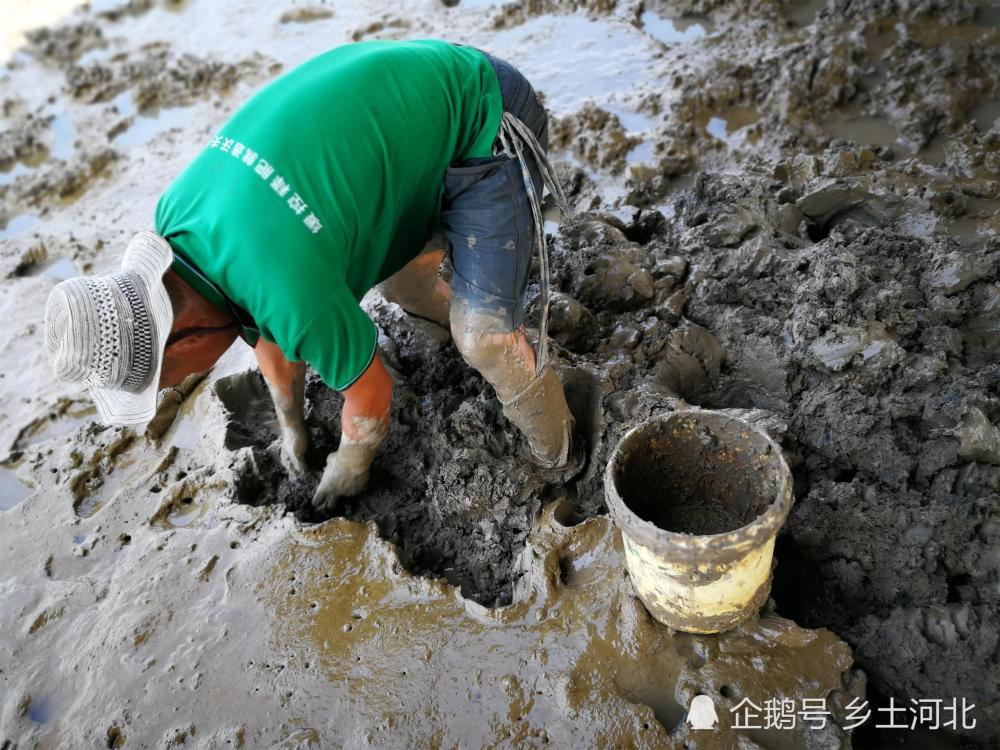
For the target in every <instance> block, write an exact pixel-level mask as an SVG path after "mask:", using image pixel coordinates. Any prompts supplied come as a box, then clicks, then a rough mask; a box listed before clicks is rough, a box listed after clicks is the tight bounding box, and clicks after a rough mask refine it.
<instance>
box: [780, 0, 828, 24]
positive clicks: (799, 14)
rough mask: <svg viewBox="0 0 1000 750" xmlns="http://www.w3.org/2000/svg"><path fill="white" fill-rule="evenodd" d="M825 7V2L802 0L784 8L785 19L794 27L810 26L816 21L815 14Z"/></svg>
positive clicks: (823, 0) (822, 0)
mask: <svg viewBox="0 0 1000 750" xmlns="http://www.w3.org/2000/svg"><path fill="white" fill-rule="evenodd" d="M825 5H826V0H802V1H801V2H796V3H794V4H793V5H791V6H790V7H788V8H785V10H784V14H785V18H787V19H788V20H789V21H791V22H792V24H793V25H794V26H810V25H812V22H813V21H815V20H816V14H817V13H819V12H820V10H822V9H823V7H824V6H825Z"/></svg>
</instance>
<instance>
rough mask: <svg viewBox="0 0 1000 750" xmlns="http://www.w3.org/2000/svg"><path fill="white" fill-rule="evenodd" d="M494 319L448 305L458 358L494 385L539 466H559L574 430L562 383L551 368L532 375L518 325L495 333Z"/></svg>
mask: <svg viewBox="0 0 1000 750" xmlns="http://www.w3.org/2000/svg"><path fill="white" fill-rule="evenodd" d="M496 323H497V321H496V320H493V319H491V317H490V315H489V313H488V312H484V311H477V310H474V309H472V308H470V307H469V306H468V305H465V304H462V303H456V304H455V305H453V306H452V311H451V332H452V338H453V339H454V340H455V345H456V346H457V347H458V350H459V351H460V352H461V354H462V357H463V358H464V359H465V361H466V362H468V363H469V364H470V365H471V366H472V367H475V368H476V369H477V370H478V371H479V372H480V373H481V374H482V376H483V377H484V378H486V380H487V381H488V382H489V383H490V385H492V386H493V387H494V388H495V389H496V392H497V397H498V398H499V399H500V403H501V404H503V413H504V415H505V416H506V417H507V418H508V419H509V420H510V421H511V422H513V423H514V424H515V425H516V426H517V428H518V429H519V430H521V432H523V433H524V435H525V437H526V438H527V439H528V445H529V446H530V447H531V452H532V453H533V454H534V456H535V459H536V460H537V462H538V464H539V465H540V466H541V467H542V468H545V469H552V468H561V467H563V466H565V465H566V464H567V463H568V462H569V459H570V439H571V435H572V432H573V416H572V415H571V414H570V411H569V406H568V405H567V404H566V395H565V393H564V392H563V387H562V383H561V382H560V381H559V377H558V376H557V375H556V373H555V370H553V369H552V368H551V367H546V368H545V369H543V370H542V372H541V373H538V374H536V373H535V352H534V350H533V349H532V348H531V344H530V343H529V342H528V339H527V337H526V336H525V334H524V328H523V327H522V328H519V329H517V330H516V331H509V332H496V328H497V325H496Z"/></svg>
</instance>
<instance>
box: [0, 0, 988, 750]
mask: <svg viewBox="0 0 1000 750" xmlns="http://www.w3.org/2000/svg"><path fill="white" fill-rule="evenodd" d="M449 5H452V6H454V7H448V6H449ZM997 18H998V16H997V13H996V12H995V9H993V6H991V5H990V4H989V3H985V4H984V3H978V4H977V3H972V2H957V3H956V2H947V3H945V2H935V0H912V1H911V0H884V1H883V0H872V1H871V2H857V0H855V2H841V0H829V2H826V3H822V2H807V3H779V2H776V1H775V2H767V1H766V0H764V1H756V0H748V1H747V2H740V3H721V2H712V1H711V0H708V1H702V0H690V1H681V2H673V3H671V2H646V3H639V2H631V1H623V2H617V3H616V2H613V1H610V2H556V0H546V1H545V2H538V3H529V4H516V3H509V4H491V3H483V2H459V3H458V4H457V5H456V4H453V3H448V4H443V3H438V2H431V0H408V1H407V2H401V3H397V4H394V5H393V7H392V9H391V10H390V9H387V8H386V7H385V6H384V4H374V3H373V4H365V3H326V4H323V3H314V4H305V3H299V4H292V3H282V4H279V6H273V7H267V8H263V9H254V10H247V9H246V8H245V7H243V4H240V3H235V2H218V3H205V2H187V3H183V4H176V3H157V2H138V1H137V0H133V1H132V2H120V3H94V5H93V7H92V8H90V9H82V10H79V11H78V12H76V13H75V14H73V15H71V16H69V17H67V18H66V19H64V21H63V22H62V23H61V24H60V25H59V26H57V27H55V28H54V29H52V30H48V31H44V32H38V33H35V34H32V35H30V36H29V39H28V43H27V45H26V46H25V47H23V48H22V49H21V50H20V51H18V52H17V54H15V55H14V56H13V57H12V58H11V59H10V60H9V61H7V63H6V66H5V67H4V69H3V71H2V72H0V102H2V116H3V118H4V119H3V130H2V131H0V170H3V171H0V242H2V246H0V274H2V275H3V276H4V282H3V283H2V284H0V311H2V312H3V315H4V320H5V321H6V326H5V330H6V332H7V336H6V337H5V339H4V340H3V341H2V342H0V362H2V364H3V367H2V370H3V372H2V377H0V443H2V446H0V459H2V461H0V509H3V510H2V511H0V521H2V523H0V603H2V606H0V628H2V630H3V632H4V633H5V637H4V639H3V641H2V643H0V747H3V743H4V742H7V741H9V742H10V743H12V744H14V743H16V744H17V746H18V747H20V746H22V745H23V746H34V745H35V744H38V745H40V746H48V745H55V746H66V747H72V746H79V745H80V744H85V745H92V744H95V743H105V744H106V745H107V746H109V747H118V746H125V747H128V746H133V745H134V746H163V745H166V744H168V743H169V744H173V745H182V744H190V745H193V746H199V747H201V746H203V747H222V746H226V744H227V743H231V744H232V745H236V746H239V745H243V746H248V747H254V746H261V745H264V746H270V745H275V744H276V743H283V745H282V746H285V747H310V746H321V745H322V746H325V745H334V746H335V745H345V746H360V745H363V744H366V743H367V744H371V745H374V746H398V747H404V746H415V745H418V746H422V745H436V746H454V745H456V744H457V745H460V746H467V745H468V746H481V745H483V746H485V745H490V746H497V745H504V746H542V745H545V744H550V745H552V746H556V747H580V746H598V745H602V744H603V745H605V746H623V747H664V746H666V747H678V748H680V747H686V748H689V749H690V748H714V747H729V746H735V747H755V746H762V747H814V748H821V747H822V748H827V747H829V748H843V747H849V746H851V745H852V744H853V746H855V747H883V746H885V745H886V744H889V743H897V744H899V746H906V743H908V742H911V741H913V738H914V736H915V735H913V734H908V733H907V732H906V731H901V732H897V733H895V734H893V733H891V732H888V731H884V730H874V729H872V728H870V727H869V728H865V729H862V730H861V731H858V732H855V733H854V735H853V737H852V736H850V733H848V732H846V731H844V729H842V727H844V726H847V724H848V723H847V722H846V721H845V719H846V711H845V707H846V706H847V705H848V704H849V703H850V701H851V700H853V699H855V698H860V697H865V696H866V697H867V698H868V699H869V700H870V701H872V708H875V707H876V706H884V705H885V701H887V700H888V699H889V698H893V699H895V700H896V701H897V705H898V704H899V703H902V704H905V705H907V706H909V705H911V704H910V700H911V699H935V698H937V699H942V700H950V699H952V698H956V699H963V698H964V699H966V700H967V701H968V702H969V703H971V704H975V709H974V710H973V714H972V715H973V716H974V718H975V719H976V721H977V725H976V727H975V729H973V730H968V731H964V732H961V731H958V732H955V731H945V730H938V731H935V732H930V733H928V735H927V737H928V738H927V742H929V743H930V744H929V745H928V746H931V747H939V746H942V744H943V743H945V742H949V743H953V744H954V743H958V742H967V743H972V744H974V745H978V746H983V747H989V746H993V745H995V744H996V742H997V741H998V738H1000V695H998V690H1000V688H998V685H1000V620H998V617H1000V615H998V608H997V606H998V597H1000V593H998V592H1000V587H998V566H1000V559H998V557H997V548H998V543H1000V429H998V427H997V426H998V425H1000V370H998V364H997V362H998V358H997V353H998V351H1000V239H998V236H1000V235H998V230H1000V185H998V177H997V175H998V174H1000V157H998V154H1000V125H998V121H997V116H998V114H1000V107H998V106H997V102H1000V89H998V86H1000V83H998V79H997V78H996V76H995V71H996V70H997V69H998V64H1000V30H998V27H997ZM428 36H443V37H448V38H451V39H454V40H456V41H459V42H463V43H468V44H474V45H476V46H480V47H483V48H486V49H489V50H491V51H493V52H495V53H496V54H498V55H500V56H502V57H506V58H508V59H510V60H511V61H513V62H515V63H516V64H517V65H519V66H520V67H521V68H522V69H523V70H524V71H525V73H526V74H527V75H528V77H529V78H531V79H532V80H533V82H535V83H536V84H537V88H538V89H539V90H540V91H541V93H542V95H543V96H544V98H545V101H546V104H547V106H548V107H549V109H550V111H551V113H552V116H553V124H552V134H553V144H554V148H555V151H554V157H555V159H554V160H555V163H556V167H557V171H558V172H559V174H560V177H561V179H562V181H563V183H564V185H565V187H566V188H567V191H568V192H569V194H570V196H571V199H572V201H573V203H574V205H575V207H576V209H577V214H576V216H575V217H573V218H570V219H566V220H562V221H561V223H560V221H559V219H558V217H555V216H552V215H551V214H550V215H549V216H550V221H549V222H547V225H546V226H547V231H548V232H549V233H550V235H551V237H552V241H553V245H552V267H553V273H554V284H555V287H556V289H555V292H554V295H553V305H552V322H551V330H552V333H553V336H554V339H555V342H554V347H553V348H554V352H555V355H556V358H557V364H558V366H559V369H560V373H561V375H562V376H563V379H564V381H565V383H566V386H567V392H568V396H569V400H570V402H571V407H572V409H573V411H574V414H575V415H576V420H577V427H578V432H579V433H580V436H581V438H583V439H584V440H585V441H586V442H587V446H588V460H587V466H586V468H585V470H584V472H583V474H582V476H581V477H579V478H578V479H577V480H576V481H574V482H573V483H571V484H569V485H567V486H560V485H557V484H553V483H552V482H551V481H550V479H549V478H548V477H546V476H545V475H544V474H543V473H541V472H539V471H537V470H535V469H534V468H533V467H532V466H531V465H530V464H528V463H527V462H526V461H525V460H524V458H523V456H524V449H525V446H524V445H523V441H522V440H521V438H520V437H519V436H518V435H516V434H515V433H514V432H513V431H512V428H511V426H510V425H509V424H508V423H507V422H506V421H505V419H504V418H503V416H502V414H501V412H500V407H499V405H498V403H497V402H496V399H495V398H494V397H493V396H492V395H491V394H490V393H489V392H488V390H487V389H486V388H485V384H484V383H483V382H482V381H481V380H480V379H479V378H478V377H476V376H475V375H474V374H473V373H472V372H471V371H470V370H468V368H466V367H465V366H464V364H463V363H462V361H461V358H460V357H459V356H458V354H457V352H456V351H455V349H454V347H453V346H452V344H451V342H450V340H449V338H448V335H447V332H446V331H444V330H442V329H440V328H437V327H435V326H434V325H433V324H430V323H427V322H424V321H420V320H415V319H412V318H409V317H407V316H405V315H404V314H403V313H402V312H401V311H400V310H399V309H398V308H396V307H394V306H392V305H390V304H388V303H386V302H384V301H382V300H380V299H379V298H378V297H377V296H375V295H373V296H371V297H370V298H369V299H367V300H366V302H365V305H366V307H367V309H368V310H369V311H370V313H371V315H372V317H373V319H374V320H375V322H376V324H377V325H378V326H379V329H380V331H381V336H380V345H381V347H382V351H383V353H384V355H385V360H386V362H387V364H388V365H389V366H390V368H391V369H392V370H393V372H394V374H395V375H396V382H397V388H396V392H395V395H394V424H393V428H392V432H391V436H390V439H389V443H388V444H387V446H386V447H385V449H384V451H383V458H380V459H379V460H377V461H376V464H375V468H374V471H373V476H372V484H371V487H370V489H369V490H368V491H367V492H366V493H365V494H363V495H362V496H360V497H358V498H355V499H352V500H350V501H347V502H345V503H343V505H342V506H341V507H340V508H339V509H338V517H337V518H334V519H325V518H319V517H316V516H315V515H313V513H312V511H311V510H310V509H309V507H308V498H309V496H310V495H311V491H312V488H313V486H314V484H315V481H316V477H315V476H313V477H312V478H311V479H309V480H306V481H301V482H299V481H292V480H290V479H289V478H288V477H287V476H286V475H285V474H284V473H283V472H282V471H281V469H280V464H279V462H278V456H277V443H276V440H277V434H276V432H275V427H274V413H273V409H272V408H271V406H270V404H269V403H268V400H267V398H266V392H265V389H264V387H263V381H262V380H261V379H260V376H259V375H258V374H257V373H256V372H255V371H254V370H253V369H252V366H251V363H250V362H249V361H248V359H247V357H246V353H245V352H242V353H241V352H238V351H234V352H232V353H231V355H229V356H227V359H226V360H225V362H224V363H222V364H221V365H220V367H218V368H217V369H216V371H214V372H213V373H211V374H210V375H209V376H208V377H206V378H204V379H201V380H198V379H195V380H193V381H191V382H189V383H188V384H186V386H185V387H184V388H182V389H180V390H179V391H177V392H176V393H174V394H172V395H171V396H170V397H169V398H168V399H167V403H166V406H165V408H164V410H163V412H162V414H161V415H160V417H159V418H158V420H157V421H156V423H155V424H154V427H153V428H152V429H151V431H150V432H149V433H148V434H146V435H136V434H134V433H132V432H129V431H125V430H121V429H112V428H102V427H100V426H98V425H97V424H95V423H94V422H93V412H92V411H91V410H90V409H89V407H88V405H87V403H86V401H85V399H83V398H82V396H81V394H79V393H76V392H73V391H72V390H69V389H67V387H66V386H64V385H62V384H60V383H56V382H53V381H52V379H51V377H50V376H49V373H48V370H47V366H46V363H45V360H44V352H43V351H42V347H41V346H40V343H39V342H40V330H39V320H40V317H41V309H42V305H43V301H44V299H45V295H46V294H47V292H48V290H49V289H50V288H51V287H52V286H53V285H54V284H55V283H56V282H57V281H58V279H59V278H60V277H64V276H66V275H67V274H71V273H89V272H93V271H95V270H101V269H104V268H109V267H111V266H113V265H114V264H115V263H116V261H117V259H118V257H119V256H120V253H121V250H122V248H123V247H124V240H125V239H127V237H128V236H129V235H130V234H131V233H132V232H133V231H136V230H139V229H143V228H147V227H148V226H149V223H150V220H151V215H152V209H153V206H154V205H155V201H156V199H157V197H158V195H159V193H160V191H161V190H162V189H163V188H164V187H165V186H166V184H167V183H168V182H169V180H170V179H171V178H172V177H173V176H174V175H175V174H176V173H177V172H178V171H179V170H180V169H181V168H183V166H184V165H185V164H186V162H187V160H189V159H190V158H191V157H192V156H193V155H194V154H195V153H197V151H198V150H199V149H200V148H201V147H202V145H203V144H204V143H205V142H206V141H207V139H208V138H209V137H210V135H211V134H212V133H213V132H214V130H215V128H216V127H217V126H218V124H219V123H220V122H222V121H223V120H224V119H225V117H226V116H227V114H228V113H229V112H230V111H232V109H234V108H235V107H236V106H238V104H239V103H240V101H242V100H243V99H244V98H245V97H246V96H247V95H249V94H250V93H251V92H252V91H253V90H255V89H256V88H257V87H258V86H259V85H261V84H262V83H263V82H265V81H267V80H269V79H270V78H271V77H273V76H274V75H276V74H277V73H279V72H280V71H281V70H283V69H287V68H288V67H290V66H292V65H294V64H296V63H297V62H299V61H301V60H303V59H305V58H307V57H309V56H310V55H312V54H315V53H317V52H319V51H321V50H323V49H325V48H327V47H329V46H331V45H334V44H338V43H343V42H347V41H351V40H356V39H366V38H419V37H428ZM534 291H537V290H533V292H534ZM307 400H308V415H307V421H308V424H309V428H310V431H311V436H312V443H313V450H312V454H311V455H310V461H311V463H312V465H313V467H314V468H315V469H316V470H317V472H318V470H319V468H320V467H321V465H322V459H323V456H324V454H325V452H326V451H328V450H329V449H331V448H332V447H333V446H334V445H335V444H336V441H337V439H338V435H337V425H338V416H339V408H340V405H339V399H338V397H337V396H336V394H334V393H332V392H330V391H329V390H328V389H326V388H325V387H324V386H323V385H322V384H321V383H320V382H319V381H318V380H317V379H316V378H315V377H314V376H311V377H310V379H309V381H308V385H307ZM687 406H702V407H708V408H716V409H729V410H734V411H733V413H735V414H738V415H739V416H740V417H741V418H744V419H749V420H752V421H754V422H756V423H757V424H759V425H761V426H762V428H763V429H765V430H767V431H768V432H769V434H771V436H772V437H773V438H775V439H776V440H778V441H779V442H780V444H781V446H782V448H783V450H784V453H785V457H786V460H787V461H788V463H789V465H790V466H791V468H792V471H793V475H794V479H795V497H796V502H795V505H794V507H793V509H792V512H791V515H790V517H789V521H788V524H787V526H786V530H785V532H784V533H783V534H782V535H781V536H780V537H779V539H778V544H777V549H776V557H777V560H778V565H777V568H776V570H775V581H774V587H773V590H772V598H771V600H770V602H769V603H768V605H767V607H766V609H765V612H764V614H763V615H762V617H761V618H760V619H759V620H755V621H753V622H752V623H751V624H749V625H747V626H746V627H744V628H742V629H740V630H737V631H734V632H732V633H729V634H726V635H723V636H718V637H713V636H684V635H676V634H671V633H669V632H668V631H667V630H666V629H665V628H662V627H661V626H659V625H657V624H656V623H654V622H653V621H652V620H650V618H649V617H648V615H647V614H646V613H645V610H644V609H643V608H642V607H641V605H639V603H638V601H637V600H636V599H635V595H634V592H633V590H632V587H631V583H630V581H629V580H628V578H627V577H625V576H624V574H623V571H624V568H623V564H622V553H621V548H620V540H619V537H618V534H617V532H616V531H615V530H614V529H613V528H612V527H611V526H610V525H609V520H608V517H607V514H606V513H607V509H606V507H605V502H604V494H603V487H602V482H601V476H602V472H603V468H604V465H605V463H606V460H607V457H608V455H609V453H610V451H611V449H612V447H613V446H614V444H615V443H616V442H617V440H618V439H619V438H620V437H621V435H623V434H624V433H625V432H626V431H627V430H628V429H629V428H630V427H632V426H633V425H635V424H637V423H638V422H640V421H642V420H644V419H646V418H648V417H649V416H651V415H653V414H656V413H659V412H663V411H668V410H671V409H677V408H685V407H687ZM793 621H794V622H793ZM795 623H798V624H797V625H796V624H795ZM852 651H853V654H852ZM866 684H867V691H866ZM696 694H704V695H709V696H711V697H712V698H713V700H714V702H715V706H716V708H717V710H718V712H719V715H720V720H721V724H722V728H721V729H720V730H719V731H718V732H717V733H716V732H703V731H694V730H691V729H690V727H689V726H688V725H687V724H686V723H684V721H683V719H684V714H685V711H686V709H687V706H688V705H690V701H691V699H692V698H693V697H694V696H695V695H696ZM777 697H785V698H789V699H792V700H796V701H800V702H801V701H802V700H803V699H806V698H809V699H821V698H823V699H826V700H827V706H828V708H829V709H830V711H831V716H830V719H829V721H828V722H827V724H826V726H825V728H824V729H822V730H809V728H808V727H806V726H803V725H802V723H801V722H800V723H799V724H798V726H797V729H796V730H795V732H790V731H788V730H782V731H780V732H777V733H774V732H772V733H771V734H762V733H755V730H747V731H744V732H742V733H740V736H739V737H736V736H733V735H731V734H729V733H730V732H732V731H733V730H731V729H729V727H730V726H731V715H730V712H729V709H731V708H733V707H734V706H736V705H738V704H739V703H740V701H741V700H743V699H744V698H748V699H750V700H752V701H753V702H754V703H756V704H758V705H760V704H762V703H763V702H764V701H765V700H767V699H770V698H777ZM879 718H884V717H879V716H877V715H873V720H872V723H874V721H875V719H879ZM803 732H805V733H806V734H808V736H806V734H803ZM755 743H756V744H755Z"/></svg>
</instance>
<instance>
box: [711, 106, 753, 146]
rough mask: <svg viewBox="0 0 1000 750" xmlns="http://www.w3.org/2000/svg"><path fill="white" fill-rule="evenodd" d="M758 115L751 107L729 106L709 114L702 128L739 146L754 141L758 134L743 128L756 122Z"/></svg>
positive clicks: (721, 139)
mask: <svg viewBox="0 0 1000 750" xmlns="http://www.w3.org/2000/svg"><path fill="white" fill-rule="evenodd" d="M760 117H761V115H760V112H758V111H757V110H756V109H754V108H753V107H730V108H729V109H726V110H723V111H721V112H719V113H717V114H715V115H712V116H709V117H708V119H707V121H706V122H705V123H704V128H705V130H706V132H707V133H708V134H709V135H711V136H712V137H713V138H718V139H719V140H720V141H725V142H726V143H727V144H728V145H729V146H739V145H742V144H743V143H744V142H747V141H748V142H750V143H755V142H756V141H757V138H758V135H757V134H756V133H747V132H746V130H745V129H746V128H747V127H749V126H750V125H753V124H754V123H756V122H758V121H759V120H760Z"/></svg>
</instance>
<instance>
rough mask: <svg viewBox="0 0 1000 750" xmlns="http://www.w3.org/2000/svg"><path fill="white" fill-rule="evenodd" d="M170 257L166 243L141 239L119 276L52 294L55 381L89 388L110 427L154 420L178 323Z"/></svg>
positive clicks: (49, 312)
mask: <svg viewBox="0 0 1000 750" xmlns="http://www.w3.org/2000/svg"><path fill="white" fill-rule="evenodd" d="M173 258H174V255H173V252H171V250H170V244H169V243H168V242H167V241H166V240H165V239H163V238H162V237H160V236H159V235H158V234H156V233H155V232H139V233H138V234H136V235H135V236H133V237H132V239H131V240H129V243H128V247H127V248H126V249H125V257H124V258H123V259H122V265H121V269H120V270H118V271H114V272H111V273H107V274H101V275H98V276H85V277H81V278H76V279H69V280H67V281H63V282H62V283H60V284H58V285H57V286H56V288H55V289H53V290H52V293H51V294H50V295H49V301H48V304H47V305H46V306H45V343H46V346H47V348H48V351H49V358H50V359H51V360H52V365H53V367H54V368H55V371H56V376H57V377H59V378H60V379H62V380H70V381H74V382H82V383H83V384H84V385H85V386H87V387H88V389H89V391H90V397H91V398H92V399H93V400H94V403H95V404H96V405H97V412H98V414H99V415H100V417H101V420H102V421H103V422H104V423H105V424H144V423H146V422H148V421H149V420H151V419H152V418H153V415H154V414H155V413H156V395H157V392H158V391H159V384H160V368H161V367H162V365H163V349H164V347H165V346H166V343H167V337H168V336H169V335H170V327H171V326H172V325H173V321H174V312H173V308H172V307H171V305H170V297H169V296H168V295H167V289H166V287H165V286H164V285H163V274H164V273H166V271H167V269H169V268H170V264H171V263H172V262H173Z"/></svg>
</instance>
